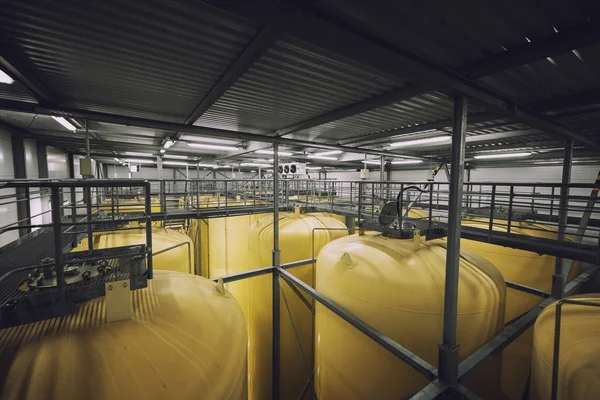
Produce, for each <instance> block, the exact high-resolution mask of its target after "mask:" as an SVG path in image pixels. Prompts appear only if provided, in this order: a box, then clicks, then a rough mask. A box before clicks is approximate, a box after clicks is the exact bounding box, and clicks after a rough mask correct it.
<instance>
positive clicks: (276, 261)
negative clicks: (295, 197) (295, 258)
mask: <svg viewBox="0 0 600 400" xmlns="http://www.w3.org/2000/svg"><path fill="white" fill-rule="evenodd" d="M278 171H279V144H277V143H275V144H273V266H274V267H275V270H274V271H273V276H272V277H273V355H272V356H273V400H279V347H280V346H279V343H280V339H281V338H280V331H279V330H280V325H279V312H280V311H279V309H280V304H279V300H280V298H279V296H280V294H279V291H280V288H279V272H278V270H277V268H279V265H280V253H281V252H280V250H279V173H278Z"/></svg>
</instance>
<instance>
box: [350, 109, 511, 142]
mask: <svg viewBox="0 0 600 400" xmlns="http://www.w3.org/2000/svg"><path fill="white" fill-rule="evenodd" d="M498 118H501V117H499V116H498V115H497V114H493V113H480V114H475V115H469V116H468V117H467V123H469V124H474V123H477V122H484V121H490V120H492V119H498ZM450 126H452V119H444V120H441V121H435V122H430V123H428V124H421V125H413V126H409V127H405V128H397V129H389V130H386V131H383V132H377V133H372V134H370V135H357V136H353V137H351V138H348V139H345V140H341V141H340V142H339V143H340V144H343V145H346V146H355V145H359V144H368V145H375V144H380V143H386V142H388V141H389V138H390V137H393V136H399V135H406V134H409V133H416V132H422V131H428V130H431V129H437V130H440V129H444V128H448V127H450Z"/></svg>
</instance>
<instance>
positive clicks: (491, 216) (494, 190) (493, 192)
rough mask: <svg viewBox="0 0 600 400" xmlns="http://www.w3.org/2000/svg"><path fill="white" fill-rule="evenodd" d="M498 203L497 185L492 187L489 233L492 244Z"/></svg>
mask: <svg viewBox="0 0 600 400" xmlns="http://www.w3.org/2000/svg"><path fill="white" fill-rule="evenodd" d="M495 203H496V185H492V202H491V204H490V226H489V231H488V242H490V243H491V242H492V232H493V230H494V205H495Z"/></svg>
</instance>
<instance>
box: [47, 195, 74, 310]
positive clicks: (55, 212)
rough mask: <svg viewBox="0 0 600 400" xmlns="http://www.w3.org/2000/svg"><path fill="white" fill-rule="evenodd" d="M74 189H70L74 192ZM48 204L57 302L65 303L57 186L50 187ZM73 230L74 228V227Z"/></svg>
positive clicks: (59, 206)
mask: <svg viewBox="0 0 600 400" xmlns="http://www.w3.org/2000/svg"><path fill="white" fill-rule="evenodd" d="M74 189H75V188H72V190H74ZM50 204H51V207H52V229H53V233H54V262H55V266H54V268H55V269H56V295H57V300H58V301H59V302H64V301H65V298H66V296H65V294H66V293H65V292H66V285H65V266H64V264H63V244H62V225H61V213H60V209H61V204H60V195H59V193H58V186H52V187H51V194H50ZM74 228H75V227H74Z"/></svg>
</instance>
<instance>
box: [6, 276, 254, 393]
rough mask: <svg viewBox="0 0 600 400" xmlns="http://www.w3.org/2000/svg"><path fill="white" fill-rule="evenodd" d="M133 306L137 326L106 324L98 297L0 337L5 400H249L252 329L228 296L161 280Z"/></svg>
mask: <svg viewBox="0 0 600 400" xmlns="http://www.w3.org/2000/svg"><path fill="white" fill-rule="evenodd" d="M132 298H133V310H134V316H133V318H132V319H131V320H125V321H116V322H110V323H107V322H105V300H104V298H103V297H99V298H96V299H93V300H89V301H86V302H83V303H81V304H80V305H79V310H78V311H77V313H76V314H74V315H71V316H68V317H63V318H60V319H54V320H47V321H42V322H37V323H33V324H29V325H23V326H19V327H14V328H8V329H3V330H2V331H0V348H1V355H0V362H1V363H2V368H1V370H0V385H1V386H2V398H3V399H7V400H9V399H11V400H12V399H14V400H17V399H18V400H37V399H40V400H41V399H88V400H109V399H140V398H143V399H148V400H152V399H156V400H163V399H214V400H222V399H230V400H245V399H246V398H247V384H246V375H247V368H246V362H247V361H246V349H247V336H246V326H245V321H244V317H243V315H242V312H241V310H240V308H239V306H238V304H237V303H236V301H235V300H234V299H233V298H232V296H231V295H230V294H229V293H228V292H226V291H224V292H220V291H218V290H216V285H215V283H213V282H211V281H209V280H206V279H204V278H201V277H198V276H192V275H188V274H181V273H176V272H168V271H156V273H155V275H154V279H153V280H151V281H149V283H148V287H147V288H145V289H140V290H136V291H133V292H132Z"/></svg>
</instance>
